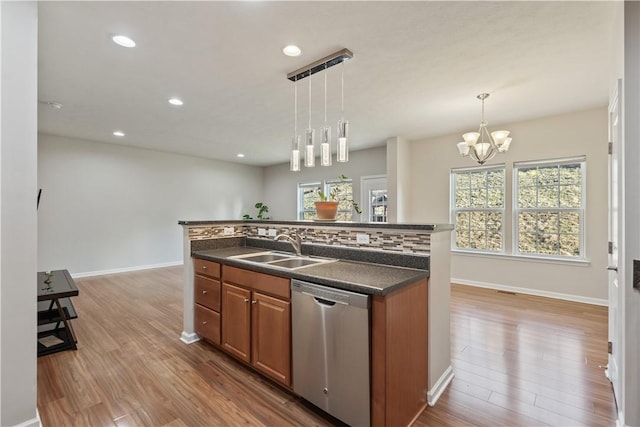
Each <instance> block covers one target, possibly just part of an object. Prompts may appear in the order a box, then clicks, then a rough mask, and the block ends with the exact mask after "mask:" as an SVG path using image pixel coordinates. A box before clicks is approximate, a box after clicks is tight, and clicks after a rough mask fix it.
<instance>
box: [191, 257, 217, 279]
mask: <svg viewBox="0 0 640 427" xmlns="http://www.w3.org/2000/svg"><path fill="white" fill-rule="evenodd" d="M193 271H194V272H195V273H196V274H204V275H206V276H211V277H215V278H220V264H218V263H217V262H213V261H207V260H204V259H199V258H194V259H193Z"/></svg>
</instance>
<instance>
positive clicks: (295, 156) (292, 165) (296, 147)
mask: <svg viewBox="0 0 640 427" xmlns="http://www.w3.org/2000/svg"><path fill="white" fill-rule="evenodd" d="M289 169H290V170H291V171H292V172H299V171H300V135H298V80H297V79H296V81H295V84H294V86H293V138H291V159H290V160H289Z"/></svg>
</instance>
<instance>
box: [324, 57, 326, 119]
mask: <svg viewBox="0 0 640 427" xmlns="http://www.w3.org/2000/svg"><path fill="white" fill-rule="evenodd" d="M324 124H325V126H326V125H327V64H324Z"/></svg>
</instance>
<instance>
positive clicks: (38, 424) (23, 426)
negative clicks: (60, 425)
mask: <svg viewBox="0 0 640 427" xmlns="http://www.w3.org/2000/svg"><path fill="white" fill-rule="evenodd" d="M14 427H42V421H41V420H40V412H38V408H36V416H35V418H31V419H30V420H27V421H23V422H21V423H20V424H16V425H15V426H14Z"/></svg>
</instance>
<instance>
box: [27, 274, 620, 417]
mask: <svg viewBox="0 0 640 427" xmlns="http://www.w3.org/2000/svg"><path fill="white" fill-rule="evenodd" d="M76 283H77V285H78V288H79V289H80V295H79V296H78V297H75V298H74V300H73V301H74V304H75V306H76V309H77V311H78V314H79V318H78V319H77V320H76V321H74V322H75V325H74V326H75V331H76V334H77V336H78V350H77V351H75V352H74V351H66V352H61V353H56V354H52V355H48V356H44V357H41V358H39V359H38V410H39V412H40V417H41V419H42V423H43V426H45V427H58V426H114V425H116V426H167V427H169V426H171V427H184V426H236V425H240V424H243V425H251V426H260V425H264V426H286V425H296V426H314V425H317V426H329V425H335V424H336V423H337V422H336V420H334V419H331V418H330V417H328V416H326V415H324V414H322V413H320V412H319V411H318V410H316V409H315V408H313V407H311V406H310V405H309V404H307V403H305V402H304V401H302V400H301V399H299V398H296V397H294V396H292V395H291V394H290V393H288V392H286V391H284V390H282V389H281V388H279V387H278V386H275V385H274V384H273V383H272V382H270V381H268V380H265V379H263V378H262V377H261V376H260V375H258V374H256V373H254V372H252V371H249V370H247V369H246V368H245V367H244V366H243V365H241V364H240V363H238V362H236V361H235V360H233V359H231V358H230V357H228V356H225V355H224V354H222V353H221V352H219V351H216V350H214V349H213V348H212V347H211V346H209V345H207V344H204V343H201V342H199V343H195V344H191V345H185V344H183V343H182V342H181V341H180V340H179V337H180V333H181V331H182V268H180V267H171V268H162V269H155V270H146V271H141V272H133V273H124V274H115V275H108V276H100V277H95V278H84V279H77V280H76ZM451 301H452V307H451V308H452V314H451V326H452V327H451V330H452V358H453V360H452V364H453V367H454V372H455V374H456V377H455V378H454V380H453V382H452V383H451V385H450V386H449V388H448V389H447V390H446V391H445V393H444V394H443V395H442V397H441V398H440V400H439V401H438V403H437V405H436V406H435V407H431V408H428V409H427V410H426V411H425V412H423V414H422V415H421V416H420V417H419V419H418V420H417V422H416V424H415V425H416V426H449V425H450V426H464V425H487V426H494V425H510V426H513V425H544V424H548V425H559V426H560V425H561V426H566V425H598V426H606V425H612V426H613V425H615V403H614V402H613V397H612V393H611V387H610V385H609V383H608V381H607V380H606V379H605V378H604V375H603V371H602V369H601V368H599V365H605V364H606V361H607V358H606V341H607V338H606V337H607V311H606V308H603V307H594V306H589V305H583V304H576V303H569V302H563V301H556V300H550V299H545V298H538V297H529V296H524V295H509V294H503V293H498V292H496V291H490V290H484V289H475V288H469V287H465V286H454V287H453V290H452V298H451Z"/></svg>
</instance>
